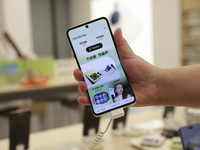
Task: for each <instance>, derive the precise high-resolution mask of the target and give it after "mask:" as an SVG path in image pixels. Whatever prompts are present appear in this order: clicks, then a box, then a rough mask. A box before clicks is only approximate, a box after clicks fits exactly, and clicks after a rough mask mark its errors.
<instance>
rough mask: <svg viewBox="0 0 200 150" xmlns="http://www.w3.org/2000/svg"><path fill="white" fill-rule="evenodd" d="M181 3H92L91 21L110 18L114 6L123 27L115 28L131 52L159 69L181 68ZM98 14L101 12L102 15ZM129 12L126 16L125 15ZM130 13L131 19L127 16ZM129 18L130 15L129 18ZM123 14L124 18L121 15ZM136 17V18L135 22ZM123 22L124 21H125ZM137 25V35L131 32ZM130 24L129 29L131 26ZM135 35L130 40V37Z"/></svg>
mask: <svg viewBox="0 0 200 150" xmlns="http://www.w3.org/2000/svg"><path fill="white" fill-rule="evenodd" d="M180 1H181V0H118V1H116V0H109V1H107V0H91V3H92V5H91V12H92V15H91V16H92V19H94V18H97V17H100V16H102V15H105V16H106V17H110V15H111V13H112V12H113V11H114V4H115V3H116V2H118V3H119V4H120V6H121V5H124V6H125V8H126V9H124V8H122V7H121V9H120V7H119V8H118V11H119V12H120V14H121V16H122V17H123V18H121V19H123V21H124V22H125V24H123V23H119V24H118V26H119V27H121V28H122V30H123V31H124V32H125V34H124V36H125V38H126V39H127V41H128V42H129V44H130V45H131V47H132V49H133V51H134V52H135V53H136V54H137V55H139V56H140V57H142V58H144V59H145V60H147V61H148V62H150V63H152V64H154V65H156V66H158V67H162V68H169V67H177V66H180V62H181V61H180V59H181V58H180V56H181V55H180V26H181V25H180V17H181V16H180V6H181V2H180ZM101 10H104V11H103V12H102V11H101ZM128 11H129V12H128ZM130 11H131V13H132V16H131V14H130ZM128 13H129V14H130V15H129V14H128ZM124 14H125V15H124ZM136 17H137V18H136ZM124 18H125V19H124ZM138 23H139V26H140V27H139V29H137V30H138V33H137V34H135V33H134V30H133V28H135V27H136V26H134V25H135V24H138ZM130 24H131V26H130ZM131 35H135V37H134V39H132V40H130V38H129V37H130V36H131Z"/></svg>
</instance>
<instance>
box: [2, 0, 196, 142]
mask: <svg viewBox="0 0 200 150" xmlns="http://www.w3.org/2000/svg"><path fill="white" fill-rule="evenodd" d="M101 16H105V17H107V18H108V19H109V21H110V24H111V28H112V30H113V31H114V30H115V29H116V28H117V27H121V28H122V31H123V34H124V37H125V38H126V39H127V41H128V42H129V44H130V45H131V47H132V49H133V51H134V52H135V53H136V54H137V55H139V56H140V57H142V58H144V59H145V60H147V61H148V62H150V63H151V64H154V65H156V66H157V67H162V68H170V67H178V66H182V65H191V64H199V62H200V42H199V41H200V1H199V0H167V1H166V0H14V1H13V0H0V138H5V137H7V136H8V132H7V131H8V114H9V112H10V111H11V110H15V109H22V108H31V109H32V118H31V119H32V121H31V122H32V125H31V132H35V131H40V130H46V129H50V128H56V127H59V126H64V125H69V124H74V123H77V122H81V121H82V107H81V106H79V105H78V104H77V102H76V98H77V96H78V95H79V94H78V93H77V89H76V87H75V88H74V89H73V90H71V91H70V92H68V91H66V92H62V93H60V94H59V95H56V94H58V93H56V92H57V91H61V88H63V87H64V88H63V91H64V90H65V87H69V86H70V85H69V82H70V83H71V82H72V83H71V84H72V85H73V86H75V85H76V83H75V81H74V79H73V77H72V71H73V69H74V68H77V66H76V63H75V61H74V60H73V58H72V52H71V49H70V46H69V43H68V41H67V37H66V34H65V33H66V30H67V29H68V28H69V27H72V26H75V25H78V24H80V23H83V22H86V21H89V20H91V19H95V18H98V17H101ZM116 16H117V17H116ZM36 78H37V79H36ZM29 85H31V86H29ZM49 86H50V87H51V88H52V87H53V88H55V89H54V91H50V92H49V96H48V94H46V95H45V98H44V97H43V96H42V94H43V93H42V90H45V89H48V88H49ZM40 88H41V90H40ZM43 88H44V89H43ZM27 89H28V90H29V93H27V91H26V90H27ZM35 89H39V90H38V91H37V92H38V93H37V94H36V95H37V97H36V95H34V94H32V95H31V94H30V91H32V90H33V91H34V90H35ZM56 89H57V90H56ZM19 91H20V92H21V93H20V95H19V94H18V95H17V93H16V92H19ZM23 91H24V92H23ZM29 94H30V95H29ZM15 95H16V96H17V97H15ZM141 110H142V109H141Z"/></svg>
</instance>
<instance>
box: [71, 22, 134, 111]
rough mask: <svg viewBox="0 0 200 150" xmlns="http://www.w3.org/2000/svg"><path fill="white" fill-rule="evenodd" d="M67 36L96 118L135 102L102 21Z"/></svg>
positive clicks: (105, 25)
mask: <svg viewBox="0 0 200 150" xmlns="http://www.w3.org/2000/svg"><path fill="white" fill-rule="evenodd" d="M87 25H88V28H86V25H83V26H80V27H78V28H75V29H73V30H70V31H69V32H68V35H69V37H70V40H71V43H72V46H73V49H74V51H75V53H76V57H77V59H78V62H79V65H80V68H81V70H82V71H83V74H84V79H85V82H86V84H87V86H88V94H89V96H90V101H91V104H92V106H93V110H94V112H95V113H96V114H101V113H103V112H105V111H108V110H110V109H114V108H116V107H119V106H121V105H126V104H129V103H132V102H134V101H135V98H134V94H133V92H132V90H131V87H130V86H129V84H128V81H127V78H126V76H125V73H124V71H123V69H122V67H121V64H120V61H119V57H118V55H117V53H116V49H115V45H114V43H113V40H112V36H111V35H110V30H109V27H108V26H107V22H106V20H105V19H101V20H98V21H96V22H91V23H89V24H87Z"/></svg>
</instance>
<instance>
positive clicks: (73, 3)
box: [68, 0, 90, 27]
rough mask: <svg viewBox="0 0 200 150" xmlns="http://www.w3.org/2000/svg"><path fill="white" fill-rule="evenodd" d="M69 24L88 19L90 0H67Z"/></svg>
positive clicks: (79, 22) (72, 24)
mask: <svg viewBox="0 0 200 150" xmlns="http://www.w3.org/2000/svg"><path fill="white" fill-rule="evenodd" d="M69 6H70V7H69V11H68V12H69V16H70V17H69V26H70V27H71V26H75V25H78V24H81V23H84V22H86V21H89V20H90V0H69Z"/></svg>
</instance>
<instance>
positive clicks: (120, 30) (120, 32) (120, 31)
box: [119, 28, 123, 36]
mask: <svg viewBox="0 0 200 150" xmlns="http://www.w3.org/2000/svg"><path fill="white" fill-rule="evenodd" d="M119 34H120V36H123V35H122V29H121V28H119Z"/></svg>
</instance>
